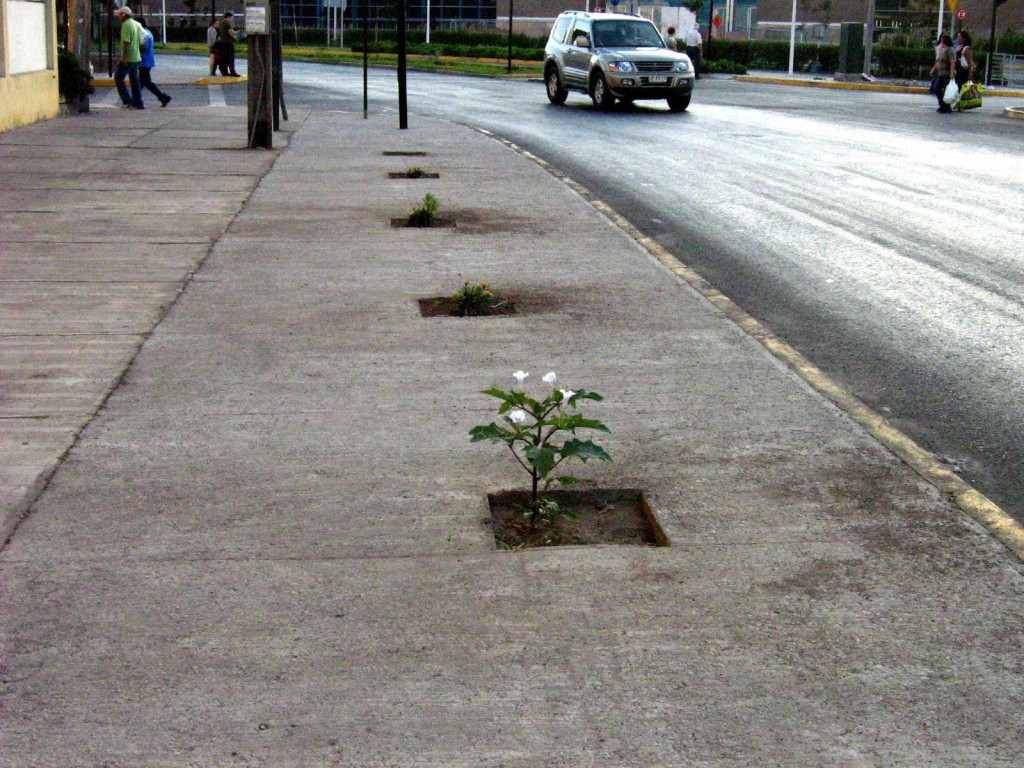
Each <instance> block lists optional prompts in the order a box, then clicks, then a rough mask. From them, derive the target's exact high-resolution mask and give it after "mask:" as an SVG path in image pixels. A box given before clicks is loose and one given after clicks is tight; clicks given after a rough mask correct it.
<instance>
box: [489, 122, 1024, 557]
mask: <svg viewBox="0 0 1024 768" xmlns="http://www.w3.org/2000/svg"><path fill="white" fill-rule="evenodd" d="M1017 112H1018V113H1019V115H1018V116H1019V117H1024V110H1017ZM476 130H478V131H479V132H480V133H482V134H484V135H485V136H490V137H491V138H493V139H495V140H496V141H498V142H500V143H501V144H503V145H505V146H507V147H509V148H510V149H512V150H514V151H515V152H518V153H519V154H520V155H522V156H523V157H526V158H528V159H530V160H532V161H533V162H535V163H537V164H538V165H539V166H541V167H542V168H544V169H545V170H546V171H547V172H548V173H550V174H551V175H552V176H554V177H555V178H557V179H559V180H560V181H562V182H563V183H565V184H566V185H567V186H569V187H570V188H571V189H572V190H573V191H575V192H576V193H577V194H579V195H580V197H582V198H583V199H584V200H586V201H587V202H588V203H590V205H592V206H593V207H594V208H596V209H597V210H598V211H600V212H601V213H602V214H603V215H604V216H605V217H606V218H608V219H609V220H610V221H611V222H612V223H613V224H615V225H616V226H617V227H618V228H619V229H621V230H622V231H623V232H625V233H626V234H627V235H629V237H630V238H632V239H633V240H635V241H636V242H637V243H638V244H639V245H640V246H641V247H642V248H643V249H644V250H646V251H647V252H648V253H650V254H651V256H653V257H654V258H655V259H657V260H658V261H659V262H661V263H662V264H664V265H665V266H666V267H667V268H668V269H669V270H670V271H671V272H672V273H674V274H675V275H677V276H678V277H680V278H681V279H682V280H684V281H685V282H686V283H687V284H689V285H690V287H692V288H693V289H694V290H695V291H697V293H699V294H700V295H701V296H703V297H704V298H705V299H707V300H708V301H709V302H710V303H711V304H713V305H714V306H715V307H716V308H717V309H719V310H720V311H721V312H722V313H723V314H725V315H726V317H728V318H729V319H730V320H731V321H732V322H733V323H735V324H736V325H737V326H739V327H740V328H741V329H742V330H743V331H744V332H745V333H746V334H747V335H749V336H750V337H752V338H753V339H755V340H756V341H757V342H758V343H759V344H761V345H762V346H763V347H764V348H765V349H767V350H768V351H769V352H770V353H771V354H772V355H773V356H774V357H776V358H777V359H778V360H780V361H781V362H783V363H784V364H785V365H786V367H788V368H789V369H790V370H791V371H793V373H795V374H796V375H797V376H799V377H800V378H801V379H803V381H805V382H806V383H807V384H808V385H809V386H810V387H811V388H813V389H814V390H815V391H816V392H818V393H819V394H821V395H824V396H825V397H826V398H828V399H829V400H830V401H831V402H832V403H834V404H835V405H837V406H838V407H839V408H840V409H842V410H843V411H844V412H845V413H846V414H847V415H849V416H850V418H852V419H853V420H854V421H855V422H856V423H857V424H859V425H860V426H861V427H863V428H864V429H865V430H866V431H867V432H868V434H870V435H871V436H872V437H874V438H875V439H876V440H877V441H878V442H879V443H881V444H882V445H883V446H885V447H886V448H887V449H889V450H890V451H891V452H892V453H893V454H895V455H896V456H897V457H899V459H900V460H902V461H903V462H904V463H905V464H907V465H908V466H909V467H910V468H911V469H913V470H914V471H915V472H916V473H917V474H918V475H920V476H921V477H922V478H924V479H925V480H927V481H928V482H929V483H931V485H933V486H934V487H935V488H936V489H938V490H939V491H940V492H941V493H943V494H945V495H946V496H948V497H949V498H950V499H951V500H952V501H953V503H955V504H956V505H957V507H959V508H960V509H961V510H963V511H964V512H966V513H967V514H969V515H970V516H971V517H972V518H974V520H976V521H977V522H978V523H980V524H981V525H983V526H984V527H985V528H986V530H988V531H989V532H990V533H991V534H992V535H993V536H994V537H995V538H996V539H998V540H999V541H1000V542H1001V543H1002V544H1003V545H1005V546H1006V547H1007V548H1008V549H1009V550H1010V551H1011V552H1013V554H1014V555H1016V557H1017V558H1018V559H1019V560H1020V561H1021V562H1024V525H1021V524H1020V523H1018V522H1017V521H1016V520H1015V519H1014V518H1013V517H1011V516H1010V515H1009V514H1007V513H1006V511H1005V510H1003V509H1002V508H1001V507H1000V506H999V505H998V504H996V503H995V502H994V501H992V500H991V499H989V498H988V497H987V496H985V495H984V494H982V493H981V492H979V491H977V490H976V489H975V488H974V487H972V486H971V485H970V484H969V483H968V482H967V481H966V480H964V479H963V478H961V477H960V476H959V475H957V474H956V473H955V472H953V471H952V470H951V469H949V465H948V464H946V463H945V462H943V461H941V460H940V459H939V458H938V457H937V456H936V455H935V454H933V453H931V452H930V451H928V450H926V449H924V448H922V447H921V446H920V445H918V444H917V443H916V442H915V441H914V440H913V439H911V438H910V436H908V435H906V434H905V433H903V432H902V431H900V430H899V429H897V428H896V427H894V426H892V424H890V423H889V422H888V420H887V419H886V418H885V417H883V416H881V415H880V414H878V413H876V412H875V411H873V410H872V409H871V408H869V407H868V406H867V405H865V404H864V403H863V402H862V401H861V400H860V399H859V398H857V397H856V396H855V395H853V394H852V393H851V392H849V391H848V390H846V389H845V388H844V387H842V386H840V385H839V383H838V382H836V381H835V380H834V379H833V378H832V377H830V376H829V375H828V374H826V373H825V372H824V371H822V370H821V369H820V368H818V367H817V366H815V365H814V364H813V363H811V362H810V361H809V360H808V359H807V358H806V357H804V356H803V355H802V354H801V353H800V352H798V351H797V350H796V349H794V348H793V347H791V346H790V345H789V344H787V343H786V342H784V341H782V339H780V338H778V337H777V336H775V334H774V333H773V332H772V331H771V330H770V329H769V328H768V327H767V326H765V325H764V324H763V323H761V322H760V321H758V320H756V319H755V318H753V317H751V316H750V315H749V314H747V312H746V311H744V310H743V309H742V308H741V307H740V306H739V305H738V304H736V303H735V302H733V300H732V299H730V298H729V297H728V296H726V295H725V294H723V293H721V292H720V291H719V290H717V289H716V288H714V287H713V286H712V285H711V284H710V283H708V282H707V281H706V280H705V279H704V278H702V277H701V276H700V275H698V274H697V273H696V272H695V271H693V270H692V269H691V268H690V267H688V266H687V265H686V264H683V263H682V262H681V261H679V260H678V259H677V258H676V257H675V256H674V255H672V254H671V253H669V251H668V250H666V249H665V248H664V247H662V245H661V244H660V243H658V242H657V241H656V240H654V239H653V238H651V237H648V236H647V235H645V234H643V232H641V231H640V230H639V229H638V228H637V227H636V226H634V225H633V223H632V222H630V221H629V220H628V219H627V218H626V217H624V216H622V215H621V214H620V213H618V211H616V210H615V209H614V208H612V207H611V206H609V205H608V204H607V203H605V202H604V201H602V200H601V199H600V198H598V197H597V196H596V195H594V194H593V193H592V192H591V191H590V190H589V189H587V188H586V187H585V186H583V185H582V184H580V183H579V182H577V181H575V180H574V179H572V178H570V177H569V176H566V175H565V174H563V173H562V172H561V171H559V170H557V169H556V168H554V167H553V166H551V165H550V164H549V163H547V162H546V161H545V160H542V159H541V158H539V157H537V156H536V155H534V154H532V153H531V152H527V151H526V150H524V149H522V148H521V147H519V146H517V145H516V144H514V143H513V142H510V141H507V140H505V139H500V138H498V137H497V136H494V134H492V133H490V132H489V131H486V130H483V129H476Z"/></svg>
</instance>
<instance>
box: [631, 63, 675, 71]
mask: <svg viewBox="0 0 1024 768" xmlns="http://www.w3.org/2000/svg"><path fill="white" fill-rule="evenodd" d="M633 63H634V64H636V70H637V72H671V71H672V67H674V66H675V64H674V63H673V62H671V61H634V62H633Z"/></svg>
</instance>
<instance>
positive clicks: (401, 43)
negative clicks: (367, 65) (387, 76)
mask: <svg viewBox="0 0 1024 768" xmlns="http://www.w3.org/2000/svg"><path fill="white" fill-rule="evenodd" d="M405 3H406V0H398V127H399V129H401V130H404V129H406V128H408V127H409V98H408V93H407V90H406V66H405V65H406V61H405V49H406V44H405V27H406V22H405Z"/></svg>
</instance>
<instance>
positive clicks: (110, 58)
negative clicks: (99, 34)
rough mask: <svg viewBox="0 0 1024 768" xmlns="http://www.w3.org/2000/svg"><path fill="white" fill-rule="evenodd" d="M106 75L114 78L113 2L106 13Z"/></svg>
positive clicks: (112, 0)
mask: <svg viewBox="0 0 1024 768" xmlns="http://www.w3.org/2000/svg"><path fill="white" fill-rule="evenodd" d="M107 74H108V75H109V76H110V77H113V76H114V0H110V8H109V12H108V13H107Z"/></svg>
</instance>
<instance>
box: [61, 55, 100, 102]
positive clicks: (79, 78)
mask: <svg viewBox="0 0 1024 768" xmlns="http://www.w3.org/2000/svg"><path fill="white" fill-rule="evenodd" d="M57 89H58V91H59V92H60V94H61V95H62V96H64V98H65V99H69V100H70V99H81V98H82V97H83V96H88V95H89V94H90V93H92V92H93V85H92V75H90V74H89V70H88V69H86V68H85V67H83V66H82V63H81V62H80V61H79V59H78V57H77V56H76V55H75V54H74V53H72V52H71V51H69V50H66V49H64V48H60V49H58V50H57Z"/></svg>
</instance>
